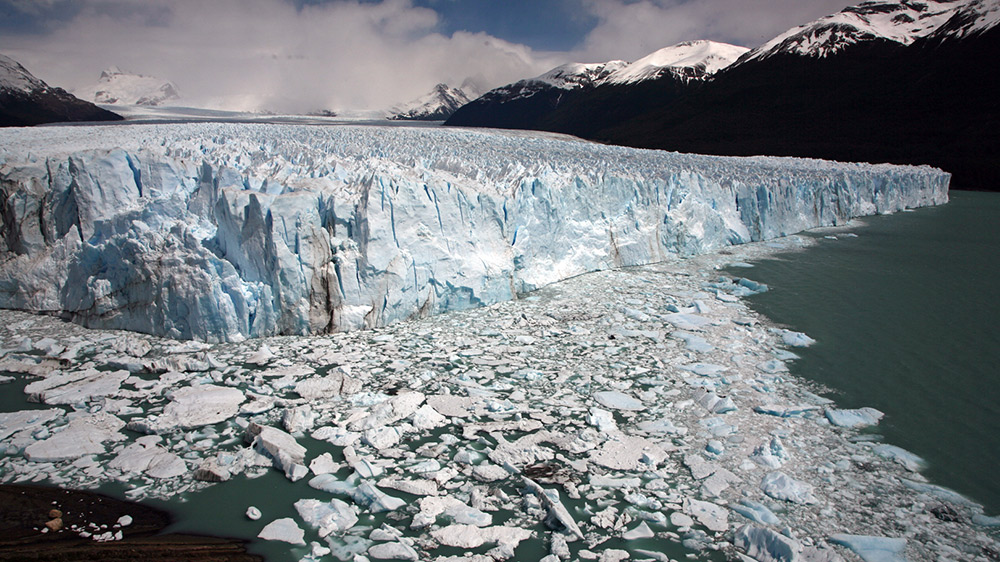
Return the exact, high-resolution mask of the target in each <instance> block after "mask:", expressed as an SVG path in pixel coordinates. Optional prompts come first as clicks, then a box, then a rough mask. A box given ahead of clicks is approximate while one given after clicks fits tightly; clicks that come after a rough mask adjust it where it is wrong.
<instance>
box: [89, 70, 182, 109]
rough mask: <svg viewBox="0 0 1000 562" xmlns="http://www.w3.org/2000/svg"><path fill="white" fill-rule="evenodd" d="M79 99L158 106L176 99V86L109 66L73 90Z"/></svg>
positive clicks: (105, 102)
mask: <svg viewBox="0 0 1000 562" xmlns="http://www.w3.org/2000/svg"><path fill="white" fill-rule="evenodd" d="M76 94H77V95H79V96H80V97H82V98H85V99H88V100H91V101H93V102H95V103H102V104H108V105H144V106H158V105H162V104H163V103H164V102H166V101H170V100H176V99H178V98H180V94H178V93H177V87H176V86H174V85H173V84H171V83H170V82H166V81H164V80H161V79H159V78H156V77H154V76H143V75H141V74H133V73H130V72H125V71H123V70H121V69H120V68H118V67H117V66H113V67H111V68H109V69H107V70H105V71H103V72H101V77H100V79H99V80H98V81H97V83H96V84H94V85H92V86H89V87H87V88H83V89H81V90H79V91H77V92H76Z"/></svg>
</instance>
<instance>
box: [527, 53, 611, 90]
mask: <svg viewBox="0 0 1000 562" xmlns="http://www.w3.org/2000/svg"><path fill="white" fill-rule="evenodd" d="M626 66H628V63H627V62H625V61H621V60H613V61H608V62H599V63H592V64H582V63H578V62H571V63H567V64H564V65H561V66H557V67H555V68H553V69H552V70H550V71H548V72H546V73H545V74H542V75H541V76H537V77H535V78H532V79H530V80H528V82H541V83H543V84H546V85H549V86H552V87H555V88H560V89H563V90H575V89H578V88H585V87H588V86H593V85H595V84H598V83H601V82H603V81H604V80H605V79H607V77H608V76H611V75H612V74H614V73H615V72H617V71H619V70H621V69H623V68H625V67H626Z"/></svg>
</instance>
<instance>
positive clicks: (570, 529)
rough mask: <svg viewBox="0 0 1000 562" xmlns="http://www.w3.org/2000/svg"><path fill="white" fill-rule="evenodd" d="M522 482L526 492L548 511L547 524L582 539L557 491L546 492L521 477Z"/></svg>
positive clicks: (532, 481) (536, 484)
mask: <svg viewBox="0 0 1000 562" xmlns="http://www.w3.org/2000/svg"><path fill="white" fill-rule="evenodd" d="M522 480H523V481H524V485H525V486H526V487H527V489H528V491H529V492H531V493H532V494H534V495H535V497H536V498H538V500H539V501H540V502H541V503H542V506H544V507H545V508H546V509H547V510H548V516H547V517H546V519H545V522H546V523H547V524H549V525H550V526H551V527H554V528H557V529H564V530H565V531H566V532H567V533H569V534H571V535H573V536H575V537H578V538H581V539H582V538H583V531H581V530H580V527H579V525H577V524H576V520H574V519H573V516H572V515H570V513H569V510H567V509H566V506H564V505H563V504H562V501H561V500H560V499H559V492H558V490H546V489H545V488H542V487H541V486H539V485H538V483H537V482H535V481H534V480H532V479H530V478H527V477H522Z"/></svg>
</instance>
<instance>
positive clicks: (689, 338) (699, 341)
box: [670, 331, 715, 353]
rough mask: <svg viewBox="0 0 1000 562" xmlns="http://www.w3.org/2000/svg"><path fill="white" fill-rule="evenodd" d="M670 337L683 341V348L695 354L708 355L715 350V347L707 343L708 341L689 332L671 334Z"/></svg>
mask: <svg viewBox="0 0 1000 562" xmlns="http://www.w3.org/2000/svg"><path fill="white" fill-rule="evenodd" d="M670 337H672V338H674V339H678V340H681V341H683V342H684V344H685V347H687V349H689V350H691V351H694V352H695V353H709V352H711V351H713V350H714V349H715V346H714V345H712V344H710V343H708V340H706V339H705V338H703V337H701V336H699V335H697V334H692V333H691V332H681V331H677V332H671V334H670Z"/></svg>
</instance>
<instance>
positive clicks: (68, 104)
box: [0, 55, 122, 127]
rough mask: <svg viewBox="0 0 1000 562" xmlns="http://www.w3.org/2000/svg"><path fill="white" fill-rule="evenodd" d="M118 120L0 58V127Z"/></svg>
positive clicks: (15, 63) (118, 117)
mask: <svg viewBox="0 0 1000 562" xmlns="http://www.w3.org/2000/svg"><path fill="white" fill-rule="evenodd" d="M121 119H122V117H121V116H119V115H116V114H114V113H111V112H110V111H106V110H104V109H101V108H99V107H97V106H96V105H94V104H92V103H89V102H86V101H83V100H81V99H78V98H76V97H74V96H73V95H72V94H70V93H68V92H66V91H65V90H63V89H62V88H52V87H50V86H49V85H48V84H46V83H45V82H42V81H41V80H39V79H38V78H35V77H34V76H33V75H32V74H31V73H30V72H28V71H27V70H25V68H24V67H23V66H21V65H20V64H19V63H18V62H16V61H14V60H13V59H11V58H8V57H6V56H4V55H0V127H24V126H30V125H39V124H42V123H58V122H62V121H118V120H121Z"/></svg>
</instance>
